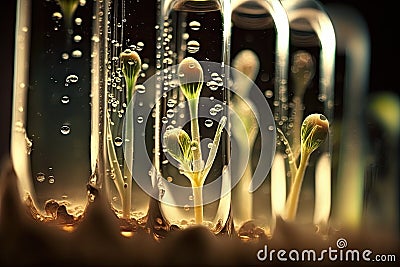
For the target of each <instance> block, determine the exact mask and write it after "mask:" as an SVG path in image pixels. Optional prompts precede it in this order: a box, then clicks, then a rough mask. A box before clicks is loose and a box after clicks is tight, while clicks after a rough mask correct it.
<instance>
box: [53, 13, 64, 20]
mask: <svg viewBox="0 0 400 267" xmlns="http://www.w3.org/2000/svg"><path fill="white" fill-rule="evenodd" d="M52 17H53V19H56V20H59V19H61V18H62V14H61V13H60V12H54V13H53V16H52Z"/></svg>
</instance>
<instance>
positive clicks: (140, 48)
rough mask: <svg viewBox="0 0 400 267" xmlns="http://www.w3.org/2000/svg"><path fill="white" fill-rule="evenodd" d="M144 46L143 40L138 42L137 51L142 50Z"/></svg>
mask: <svg viewBox="0 0 400 267" xmlns="http://www.w3.org/2000/svg"><path fill="white" fill-rule="evenodd" d="M143 47H144V43H143V42H138V43H137V44H136V51H142V50H143Z"/></svg>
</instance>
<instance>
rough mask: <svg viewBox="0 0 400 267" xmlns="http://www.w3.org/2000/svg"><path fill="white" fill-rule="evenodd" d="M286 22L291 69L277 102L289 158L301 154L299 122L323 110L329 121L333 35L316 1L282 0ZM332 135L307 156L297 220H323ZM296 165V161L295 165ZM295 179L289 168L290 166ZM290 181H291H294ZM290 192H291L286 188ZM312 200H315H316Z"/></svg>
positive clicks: (328, 195) (327, 213) (327, 198)
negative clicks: (282, 96)
mask: <svg viewBox="0 0 400 267" xmlns="http://www.w3.org/2000/svg"><path fill="white" fill-rule="evenodd" d="M282 5H283V6H284V8H285V10H286V12H287V14H288V18H289V25H290V46H289V55H290V59H289V60H290V61H289V62H290V63H289V64H290V68H289V73H288V76H289V79H288V92H287V98H286V101H287V102H285V101H280V102H279V103H278V106H281V105H282V106H286V107H287V108H281V109H280V110H283V111H284V112H283V113H282V114H281V115H280V116H281V117H280V121H279V123H278V124H279V125H281V130H282V132H283V135H284V136H285V138H286V140H284V139H282V141H281V142H280V144H281V145H283V146H284V147H286V148H288V147H287V146H286V145H285V143H288V144H290V146H291V152H290V151H287V150H286V151H287V152H288V154H290V155H292V156H293V161H295V162H296V161H297V162H298V160H299V158H300V150H301V148H300V146H301V141H300V131H301V124H302V121H303V120H304V119H305V118H306V117H307V116H308V115H311V114H321V115H323V116H324V117H322V118H324V120H325V119H327V121H328V123H329V124H332V123H333V108H334V92H333V85H334V66H335V58H334V57H335V50H336V39H335V32H334V29H333V26H332V23H331V21H330V19H329V16H328V15H327V13H326V11H325V10H324V7H323V6H322V5H321V4H320V3H319V2H318V1H314V0H305V1H302V0H299V1H282ZM331 139H332V135H331V130H330V131H329V134H328V138H327V140H326V141H325V142H324V143H323V144H322V145H321V146H320V147H319V148H318V149H317V150H316V151H315V152H313V153H312V154H311V155H310V158H309V160H308V164H307V168H306V171H305V175H304V180H303V186H302V187H303V188H302V192H301V195H302V196H300V198H299V202H298V205H299V208H298V216H297V220H298V221H299V222H307V223H311V222H313V223H315V224H320V225H326V223H327V220H328V218H329V216H330V208H331V190H330V188H331V171H332V167H331V165H332V163H331V151H332V148H331V147H332V140H331ZM299 165H300V164H299ZM288 171H289V172H288V173H289V174H290V177H291V178H290V179H294V174H293V173H294V171H293V169H289V170H288ZM292 181H293V180H292ZM289 194H290V193H289ZM314 203H315V204H314Z"/></svg>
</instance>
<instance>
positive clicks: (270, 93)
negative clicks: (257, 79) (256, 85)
mask: <svg viewBox="0 0 400 267" xmlns="http://www.w3.org/2000/svg"><path fill="white" fill-rule="evenodd" d="M273 95H274V93H273V92H272V90H267V91H265V96H266V97H267V98H271V97H273Z"/></svg>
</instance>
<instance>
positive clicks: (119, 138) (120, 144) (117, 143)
mask: <svg viewBox="0 0 400 267" xmlns="http://www.w3.org/2000/svg"><path fill="white" fill-rule="evenodd" d="M122 143H123V140H122V138H121V137H119V136H117V137H115V139H114V144H115V145H116V146H122Z"/></svg>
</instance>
